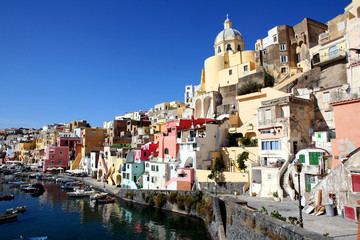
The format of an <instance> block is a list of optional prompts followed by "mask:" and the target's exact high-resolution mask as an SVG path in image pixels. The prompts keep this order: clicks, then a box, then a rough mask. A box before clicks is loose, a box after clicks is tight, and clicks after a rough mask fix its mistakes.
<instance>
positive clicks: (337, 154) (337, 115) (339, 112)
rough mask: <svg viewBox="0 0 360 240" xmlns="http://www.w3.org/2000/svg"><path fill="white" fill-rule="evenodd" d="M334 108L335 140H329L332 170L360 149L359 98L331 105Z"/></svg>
mask: <svg viewBox="0 0 360 240" xmlns="http://www.w3.org/2000/svg"><path fill="white" fill-rule="evenodd" d="M331 105H332V106H333V107H334V120H335V130H336V139H332V140H331V148H332V155H333V162H332V168H335V167H336V166H338V165H339V164H340V162H341V160H342V159H344V158H346V157H347V155H348V154H349V153H351V152H352V151H354V150H355V149H356V148H358V147H360V131H359V130H358V127H359V126H360V111H359V109H360V98H356V99H351V100H345V101H339V102H334V103H331Z"/></svg>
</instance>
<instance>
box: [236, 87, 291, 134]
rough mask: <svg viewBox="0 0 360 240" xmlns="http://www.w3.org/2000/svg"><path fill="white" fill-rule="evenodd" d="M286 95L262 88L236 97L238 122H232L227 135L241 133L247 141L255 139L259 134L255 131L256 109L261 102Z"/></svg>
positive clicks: (256, 125) (286, 94)
mask: <svg viewBox="0 0 360 240" xmlns="http://www.w3.org/2000/svg"><path fill="white" fill-rule="evenodd" d="M288 95H289V93H284V92H281V91H278V90H275V89H273V88H262V89H261V91H260V92H255V93H249V94H245V95H241V96H237V97H236V100H237V101H238V109H239V111H238V122H237V123H236V122H235V121H234V120H233V123H232V125H231V126H230V128H229V133H241V134H242V135H243V136H244V137H247V138H249V139H251V138H257V136H258V134H259V133H258V130H257V129H258V120H257V109H258V108H259V107H260V106H261V102H262V101H266V100H270V99H275V98H279V97H284V96H288Z"/></svg>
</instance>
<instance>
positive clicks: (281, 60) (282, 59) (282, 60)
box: [280, 56, 288, 63]
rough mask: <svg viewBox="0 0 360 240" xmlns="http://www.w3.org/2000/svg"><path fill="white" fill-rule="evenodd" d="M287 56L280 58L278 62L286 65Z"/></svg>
mask: <svg viewBox="0 0 360 240" xmlns="http://www.w3.org/2000/svg"><path fill="white" fill-rule="evenodd" d="M287 61H288V60H287V56H280V62H281V63H287Z"/></svg>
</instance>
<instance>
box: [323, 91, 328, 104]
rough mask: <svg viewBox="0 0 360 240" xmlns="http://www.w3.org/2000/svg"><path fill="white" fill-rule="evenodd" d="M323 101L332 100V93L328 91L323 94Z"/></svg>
mask: <svg viewBox="0 0 360 240" xmlns="http://www.w3.org/2000/svg"><path fill="white" fill-rule="evenodd" d="M323 101H324V102H329V101H330V93H329V92H326V93H324V94H323Z"/></svg>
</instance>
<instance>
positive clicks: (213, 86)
mask: <svg viewBox="0 0 360 240" xmlns="http://www.w3.org/2000/svg"><path fill="white" fill-rule="evenodd" d="M222 69H224V57H223V56H219V55H216V56H212V57H209V58H208V59H206V60H205V91H206V92H211V91H217V90H218V88H219V79H218V78H219V77H218V72H219V71H220V70H222Z"/></svg>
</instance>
